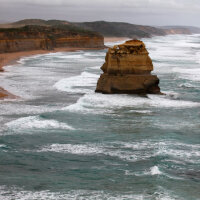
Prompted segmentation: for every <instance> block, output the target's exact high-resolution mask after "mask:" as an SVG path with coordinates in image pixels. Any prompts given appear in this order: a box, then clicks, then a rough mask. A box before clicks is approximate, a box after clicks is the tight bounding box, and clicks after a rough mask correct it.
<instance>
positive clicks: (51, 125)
mask: <svg viewBox="0 0 200 200" xmlns="http://www.w3.org/2000/svg"><path fill="white" fill-rule="evenodd" d="M6 126H7V127H8V128H12V129H20V130H21V129H69V130H73V127H71V126H69V125H67V124H66V123H62V122H58V121H56V120H50V119H42V118H41V117H39V116H29V117H23V118H19V119H16V120H14V121H11V122H8V123H6Z"/></svg>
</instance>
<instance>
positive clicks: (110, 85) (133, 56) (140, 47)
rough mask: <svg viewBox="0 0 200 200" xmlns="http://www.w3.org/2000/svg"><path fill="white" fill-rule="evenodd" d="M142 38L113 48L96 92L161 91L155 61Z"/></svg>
mask: <svg viewBox="0 0 200 200" xmlns="http://www.w3.org/2000/svg"><path fill="white" fill-rule="evenodd" d="M148 54H149V53H148V51H147V50H146V48H145V45H144V43H143V42H142V41H140V40H129V41H127V42H125V43H124V44H121V45H116V46H114V47H113V48H109V49H108V52H107V54H106V59H105V60H106V62H105V63H104V64H103V66H102V67H101V69H102V70H103V72H104V73H103V74H102V75H101V76H100V78H99V80H98V83H97V88H96V92H100V93H105V94H113V93H125V94H161V92H160V88H159V86H158V84H159V79H158V78H157V76H156V75H152V74H151V71H152V70H153V64H152V60H151V58H150V57H149V55H148Z"/></svg>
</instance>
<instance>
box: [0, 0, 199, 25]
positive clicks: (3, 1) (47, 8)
mask: <svg viewBox="0 0 200 200" xmlns="http://www.w3.org/2000/svg"><path fill="white" fill-rule="evenodd" d="M0 5H1V6H0V20H1V21H2V20H4V21H8V20H9V21H15V20H19V19H24V18H43V19H64V20H69V21H94V20H109V21H125V22H130V23H135V24H148V25H170V24H172V25H175V24H180V25H184V24H185V25H196V26H200V22H199V20H197V19H198V18H199V17H200V14H199V13H200V2H199V0H167V1H165V0H0Z"/></svg>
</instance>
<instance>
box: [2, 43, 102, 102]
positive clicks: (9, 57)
mask: <svg viewBox="0 0 200 200" xmlns="http://www.w3.org/2000/svg"><path fill="white" fill-rule="evenodd" d="M104 48H106V47H99V48H78V47H62V48H55V49H53V50H31V51H20V52H12V53H1V54H0V75H1V73H2V72H4V69H3V68H4V67H6V66H7V65H14V64H17V61H18V60H20V59H21V58H22V57H29V56H34V55H40V54H41V55H42V54H48V53H57V52H73V51H79V50H100V49H104ZM5 98H7V99H15V98H17V96H15V95H13V94H11V93H9V92H8V91H6V90H5V89H4V88H2V87H1V86H0V100H3V99H5Z"/></svg>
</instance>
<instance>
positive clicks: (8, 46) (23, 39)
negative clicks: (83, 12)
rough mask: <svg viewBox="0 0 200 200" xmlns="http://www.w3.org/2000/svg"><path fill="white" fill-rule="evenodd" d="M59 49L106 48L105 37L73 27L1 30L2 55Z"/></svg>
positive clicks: (35, 27)
mask: <svg viewBox="0 0 200 200" xmlns="http://www.w3.org/2000/svg"><path fill="white" fill-rule="evenodd" d="M59 47H80V48H99V47H104V42H103V36H101V35H100V34H98V33H95V32H92V31H86V30H82V29H80V28H77V27H73V26H67V25H66V26H50V27H48V26H32V25H31V26H24V27H20V28H7V29H5V28H2V29H0V53H9V52H17V51H28V50H40V49H42V50H51V49H54V48H59Z"/></svg>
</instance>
